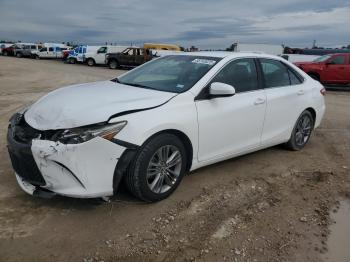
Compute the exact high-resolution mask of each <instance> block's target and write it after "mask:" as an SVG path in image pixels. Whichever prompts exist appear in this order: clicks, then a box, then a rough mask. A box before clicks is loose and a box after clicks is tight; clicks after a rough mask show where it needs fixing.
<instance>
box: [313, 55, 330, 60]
mask: <svg viewBox="0 0 350 262" xmlns="http://www.w3.org/2000/svg"><path fill="white" fill-rule="evenodd" d="M330 57H331V56H330V55H323V56H321V57H318V58H316V59H315V60H314V62H324V61H326V60H327V59H328V58H330Z"/></svg>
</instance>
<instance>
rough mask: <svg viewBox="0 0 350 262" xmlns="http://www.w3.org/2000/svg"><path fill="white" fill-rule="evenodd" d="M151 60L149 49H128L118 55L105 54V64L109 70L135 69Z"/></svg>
mask: <svg viewBox="0 0 350 262" xmlns="http://www.w3.org/2000/svg"><path fill="white" fill-rule="evenodd" d="M151 59H152V55H151V51H150V49H144V48H139V47H129V48H126V49H125V50H124V51H122V52H120V53H109V54H106V64H107V65H108V66H109V68H110V69H116V68H119V67H123V66H125V67H135V66H139V65H141V64H143V63H145V62H147V61H149V60H151Z"/></svg>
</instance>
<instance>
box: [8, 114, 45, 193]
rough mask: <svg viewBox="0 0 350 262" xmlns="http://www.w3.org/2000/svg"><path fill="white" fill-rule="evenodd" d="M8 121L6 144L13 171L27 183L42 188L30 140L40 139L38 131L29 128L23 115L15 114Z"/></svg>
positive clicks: (41, 177) (41, 180) (42, 180)
mask: <svg viewBox="0 0 350 262" xmlns="http://www.w3.org/2000/svg"><path fill="white" fill-rule="evenodd" d="M10 121H11V123H10V125H9V128H8V133H7V143H8V151H9V154H10V159H11V162H12V166H13V169H14V170H15V171H16V173H17V174H18V175H19V176H21V177H22V178H23V179H25V180H26V181H28V182H29V183H31V184H33V185H37V186H44V185H45V180H44V178H43V176H42V175H41V173H40V170H39V168H38V166H37V165H36V163H35V160H34V157H33V154H32V151H31V145H32V139H33V138H38V137H40V131H38V130H35V129H34V128H32V127H30V126H29V125H28V124H27V123H26V122H25V121H24V118H23V115H20V114H16V115H14V116H13V117H12V118H11V120H10Z"/></svg>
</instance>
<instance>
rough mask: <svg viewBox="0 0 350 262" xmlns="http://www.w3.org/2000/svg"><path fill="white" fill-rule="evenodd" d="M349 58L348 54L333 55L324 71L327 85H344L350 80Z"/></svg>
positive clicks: (324, 79)
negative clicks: (349, 71) (349, 72)
mask: <svg viewBox="0 0 350 262" xmlns="http://www.w3.org/2000/svg"><path fill="white" fill-rule="evenodd" d="M347 67H348V56H347V55H346V54H338V55H333V56H332V57H331V58H329V59H328V60H327V61H326V65H325V68H324V70H323V81H324V82H327V83H333V84H337V83H344V82H346V81H347V80H348V79H349V74H348V70H347Z"/></svg>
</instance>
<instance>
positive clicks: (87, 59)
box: [86, 56, 96, 64]
mask: <svg viewBox="0 0 350 262" xmlns="http://www.w3.org/2000/svg"><path fill="white" fill-rule="evenodd" d="M90 59H92V61H94V64H96V61H95V59H94V58H93V57H91V56H90V57H88V58H86V63H87V61H89V60H90Z"/></svg>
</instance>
